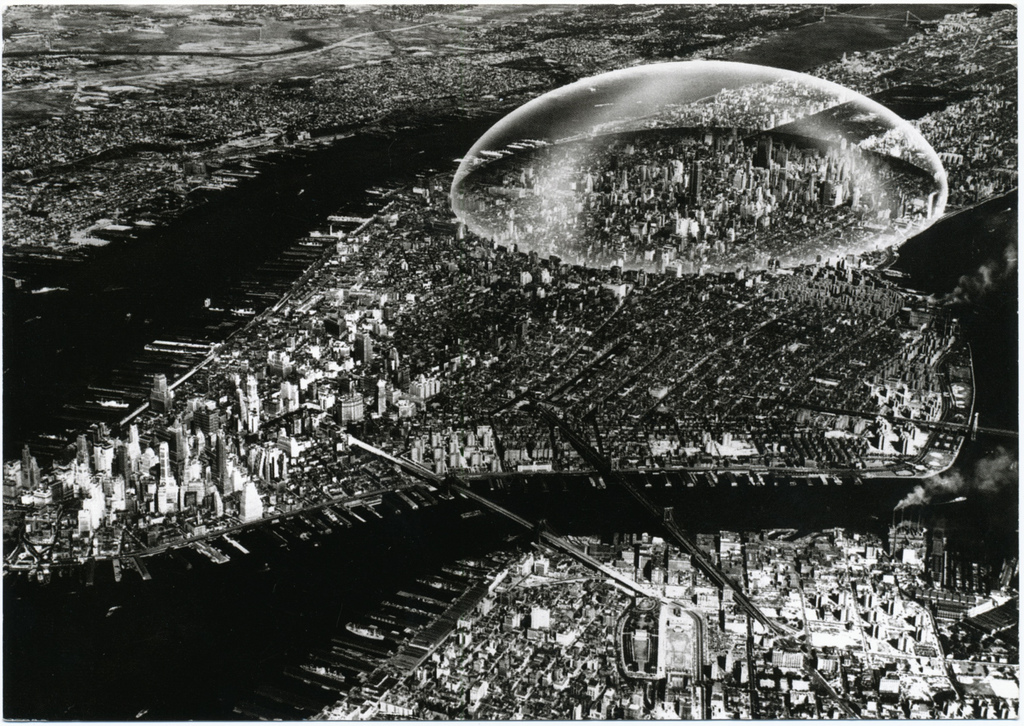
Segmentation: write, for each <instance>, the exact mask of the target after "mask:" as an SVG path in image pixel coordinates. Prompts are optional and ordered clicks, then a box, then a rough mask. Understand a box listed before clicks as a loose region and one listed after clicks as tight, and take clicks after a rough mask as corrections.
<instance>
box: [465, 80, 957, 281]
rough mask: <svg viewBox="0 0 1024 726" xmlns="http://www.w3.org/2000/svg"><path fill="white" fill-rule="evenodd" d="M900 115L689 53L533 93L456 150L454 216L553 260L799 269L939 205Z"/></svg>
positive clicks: (860, 248) (931, 175)
mask: <svg viewBox="0 0 1024 726" xmlns="http://www.w3.org/2000/svg"><path fill="white" fill-rule="evenodd" d="M946 196H947V189H946V174H945V171H944V170H943V168H942V164H941V162H940V161H939V158H938V155H937V154H936V153H935V151H934V150H933V149H932V148H931V147H930V146H929V145H928V143H927V142H926V141H925V140H924V139H923V138H922V137H921V135H920V134H919V133H918V132H917V130H916V129H915V128H914V127H913V126H911V125H910V124H909V123H908V122H906V121H904V120H903V119H901V118H900V117H899V116H897V115H896V114H895V113H893V112H892V111H890V110H889V109H887V108H885V107H884V106H882V105H881V104H879V103H876V102H875V101H872V100H870V99H868V98H865V97H864V96H862V95H860V94H858V93H855V92H853V91H851V90H849V89H846V88H843V87H842V86H839V85H836V84H834V83H829V82H827V81H823V80H821V79H818V78H814V77H812V76H808V75H805V74H802V73H795V72H792V71H784V70H780V69H777V68H768V67H764V66H756V65H748V64H744V63H728V62H723V61H689V62H683V63H664V64H657V65H648V66H640V67H635V68H628V69H624V70H619V71H614V72H612V73H606V74H603V75H600V76H595V77H593V78H586V79H583V80H581V81H578V82H576V83H573V84H571V85H569V86H565V87H563V88H560V89H557V90H555V91H552V92H550V93H547V94H545V95H543V96H540V97H539V98H536V99H534V100H533V101H530V102H529V103H527V104H525V105H524V106H522V107H520V108H519V109H517V110H515V111H514V112H512V113H511V114H509V115H508V116H506V117H505V118H503V119H502V120H501V121H499V122H498V123H497V124H495V125H494V126H493V127H492V128H491V129H490V130H489V131H488V132H487V133H486V134H484V136H483V137H482V138H481V139H480V140H479V141H477V143H476V144H475V145H474V146H473V148H472V149H470V151H469V153H468V154H467V155H466V156H465V157H464V158H463V159H462V162H461V164H460V166H459V169H458V172H457V173H456V176H455V181H454V183H453V185H452V193H451V197H452V207H453V209H454V211H455V213H456V215H457V216H458V217H459V218H460V219H461V220H462V221H463V222H464V223H465V224H466V226H467V228H468V229H469V230H470V231H471V232H473V233H475V234H477V235H479V236H481V237H484V238H486V239H488V240H492V241H494V242H496V243H499V244H504V245H506V246H509V247H511V246H513V245H515V246H516V248H517V249H519V250H520V251H536V252H538V253H539V254H540V255H541V256H545V257H546V256H550V255H554V256H557V257H558V258H560V259H561V260H562V261H563V262H568V263H571V264H584V265H590V266H600V267H606V266H610V265H620V266H621V267H623V269H646V270H649V271H666V270H670V269H671V270H675V271H676V272H678V273H679V274H686V273H692V272H699V271H700V270H707V271H723V270H736V269H739V268H745V269H748V270H749V269H758V268H763V267H765V266H768V265H770V264H773V263H774V264H779V265H781V266H795V265H799V264H803V263H805V262H812V261H815V260H817V259H819V258H820V259H827V258H835V257H839V256H844V255H849V254H860V253H863V252H867V251H870V250H875V249H880V248H883V247H888V246H890V245H892V244H895V243H898V242H899V241H900V240H901V239H903V238H904V237H905V236H906V235H908V234H910V233H913V232H916V231H918V230H920V229H922V228H924V227H926V226H928V225H929V224H931V222H932V221H933V220H935V219H936V218H938V217H939V216H940V215H941V214H942V211H943V209H944V208H945V204H946Z"/></svg>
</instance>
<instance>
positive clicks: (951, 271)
mask: <svg viewBox="0 0 1024 726" xmlns="http://www.w3.org/2000/svg"><path fill="white" fill-rule="evenodd" d="M492 121H493V119H487V120H479V121H473V122H456V123H452V124H448V125H446V126H445V127H444V128H432V129H428V130H426V131H417V132H410V133H409V134H404V133H403V135H402V137H401V138H400V139H394V140H392V139H382V138H374V137H369V136H367V137H360V138H358V139H353V140H350V141H348V142H342V144H341V145H340V146H339V147H338V148H337V149H335V150H330V151H324V152H322V153H321V154H318V155H317V156H316V157H310V158H301V159H296V160H293V161H290V162H286V163H282V164H281V165H280V167H279V169H278V170H277V171H275V172H274V173H273V174H267V175H266V176H265V177H264V178H262V179H259V180H256V181H254V182H253V183H251V184H249V185H246V188H245V189H244V191H239V192H238V193H236V194H228V195H224V196H223V197H222V198H220V199H218V200H217V201H216V202H215V203H214V204H213V205H211V206H210V207H207V208H205V209H202V210H197V211H195V212H193V213H190V214H189V215H188V216H187V217H186V218H184V219H182V220H180V221H179V222H178V223H176V224H175V225H172V226H171V227H169V228H168V229H166V230H164V231H162V232H158V233H154V234H153V235H152V236H151V237H150V238H149V239H148V240H146V241H140V242H135V243H133V244H132V245H112V246H111V247H109V248H106V249H104V250H101V251H99V252H98V253H97V254H96V255H95V256H94V257H93V258H92V259H90V260H89V261H88V262H86V263H83V264H81V265H78V266H67V267H64V266H60V267H57V268H53V269H52V270H51V271H49V272H47V273H46V275H47V277H45V278H39V279H37V280H36V281H35V286H41V285H50V286H58V285H59V286H66V287H69V288H71V289H73V290H75V291H76V292H75V293H74V295H71V294H68V293H59V294H54V295H52V296H51V295H38V296H29V295H26V294H23V293H14V292H13V290H10V289H7V288H5V299H4V323H5V331H4V343H5V360H4V366H5V391H4V393H5V395H4V399H5V403H4V406H5V408H4V423H5V433H4V446H5V456H10V455H11V447H12V446H14V445H15V444H16V442H18V441H20V440H22V439H23V438H24V437H26V436H27V435H28V434H29V433H30V432H32V431H35V430H39V429H40V428H45V427H46V426H47V425H48V422H52V420H53V418H52V416H53V410H54V407H56V406H58V405H59V403H60V402H61V401H62V400H64V399H65V397H68V396H71V397H73V396H76V395H82V390H83V389H84V385H85V382H86V381H87V380H88V379H89V378H90V377H91V376H94V375H95V374H96V373H97V372H98V371H101V370H103V369H104V368H105V367H108V366H111V365H113V364H115V363H117V362H119V361H121V360H123V359H124V358H125V357H126V356H128V355H129V354H130V352H131V350H133V349H138V348H140V347H141V346H142V345H143V344H145V343H146V342H149V341H150V340H152V339H153V338H158V337H162V336H164V335H165V334H166V333H165V332H164V331H166V330H170V329H173V328H174V326H175V325H176V322H175V321H176V318H177V317H179V316H180V315H181V314H182V311H185V310H195V309H197V308H198V307H199V306H201V304H202V300H203V298H204V297H206V296H209V295H213V294H216V292H217V291H218V290H219V289H221V288H222V287H223V286H225V284H226V282H225V280H227V279H229V278H230V277H231V276H234V275H241V274H244V271H245V268H246V267H247V266H253V267H254V266H255V265H256V264H257V263H258V261H259V260H261V259H263V258H265V257H266V256H269V255H271V254H272V253H273V252H274V251H275V250H276V249H279V248H280V247H281V246H282V245H284V244H287V243H288V242H289V241H290V240H291V239H293V238H294V237H296V236H299V235H302V234H304V233H305V232H306V231H307V230H308V229H309V228H311V227H312V226H314V225H315V224H316V223H317V222H318V221H319V220H320V219H322V217H323V216H324V215H326V214H328V213H331V212H334V211H336V210H338V209H339V208H341V207H343V206H345V205H346V204H349V205H357V206H358V204H360V202H361V200H362V190H363V189H365V188H366V187H368V186H373V185H375V184H379V183H382V182H384V181H386V180H390V179H394V178H396V177H401V176H402V175H403V174H411V173H413V172H415V171H416V170H417V169H418V168H420V167H423V166H436V167H437V168H451V166H453V165H452V164H451V160H452V159H454V158H455V157H456V156H459V155H461V154H462V153H463V152H464V151H465V149H468V148H469V146H470V145H471V144H472V143H473V141H475V139H476V138H477V137H478V136H479V135H480V134H481V133H482V132H483V131H484V130H486V128H487V127H488V126H489V125H490V123H491V122H492ZM419 151H424V152H425V153H423V154H420V153H419ZM300 189H305V190H306V191H305V193H304V194H299V190H300ZM1008 205H1009V207H1008ZM1008 208H1010V209H1011V211H1007V209H1008ZM1011 239H1012V240H1013V241H1015V240H1016V197H1015V196H1014V197H1013V198H1012V199H1010V200H1004V201H1002V202H995V203H993V204H991V205H985V206H983V207H980V208H979V209H977V210H974V211H972V212H970V213H968V214H966V215H962V216H961V217H955V218H952V219H950V220H946V221H944V222H942V223H940V224H938V225H936V226H935V227H933V228H932V229H931V230H929V231H928V232H926V233H925V234H924V235H921V236H920V237H919V238H915V239H914V240H912V241H910V242H909V243H908V244H907V245H906V246H905V248H904V250H903V253H902V255H901V262H900V264H901V266H902V267H903V269H905V270H906V271H907V272H909V273H910V274H911V280H910V281H911V283H912V284H913V285H914V286H915V287H917V288H919V289H922V290H926V291H928V292H932V293H936V294H944V293H948V292H950V291H952V290H953V289H954V288H955V287H956V285H957V283H958V280H959V279H960V277H961V276H962V275H964V274H969V273H971V272H973V271H974V270H976V269H977V268H978V266H979V265H980V264H982V263H984V262H985V261H986V260H989V259H994V258H996V257H997V256H998V255H1000V254H1002V250H1003V249H1004V248H1005V246H1006V244H1007V243H1008V242H1009V241H1010V240H1011ZM183 280H188V281H189V284H188V285H184V284H182V281H183ZM5 284H6V283H5ZM121 286H123V287H124V288H125V289H123V290H115V289H109V288H116V287H121ZM128 312H132V313H133V315H132V320H131V321H126V320H125V315H126V313H128ZM34 316H40V319H39V320H37V321H34V322H32V323H26V322H25V321H26V320H28V319H30V318H32V317H34ZM963 317H964V324H965V329H966V330H967V334H968V336H969V337H970V340H971V341H972V346H973V350H974V356H975V367H976V373H977V406H978V410H979V411H980V412H981V420H982V424H983V425H988V426H999V427H1007V428H1014V429H1015V428H1016V426H1017V280H1016V275H1015V274H1014V275H1009V276H1007V277H1006V278H1003V279H999V280H997V281H996V284H994V285H992V286H991V288H990V289H988V290H987V291H985V293H984V294H983V295H980V296H979V297H978V299H977V300H976V302H975V304H974V305H972V306H971V307H970V308H967V309H965V310H964V312H963ZM146 319H149V320H150V321H151V322H150V323H149V324H148V325H147V324H145V323H144V322H140V321H145V320H146ZM58 349H63V351H62V352H60V353H58V352H57V351H58ZM1000 445H1002V446H1010V447H1011V448H1012V449H1013V450H1014V451H1016V441H1014V440H1011V441H1007V440H1003V439H998V440H997V439H986V438H985V437H980V438H979V440H978V441H976V442H973V443H972V444H970V445H969V446H967V447H965V451H964V455H963V456H962V457H961V460H960V461H959V462H958V465H957V466H958V467H959V468H960V469H962V470H963V471H965V472H969V471H970V469H971V467H972V466H973V464H974V462H976V461H977V460H979V459H981V458H983V457H985V456H986V455H988V454H989V453H991V452H992V451H993V450H994V449H995V448H996V447H998V446H1000ZM911 486H912V484H910V483H907V482H876V483H869V484H866V485H865V486H864V487H842V488H839V487H830V488H828V489H827V490H826V489H825V488H823V487H816V488H814V489H813V490H810V489H806V488H802V487H799V488H791V489H780V490H772V491H760V492H758V491H755V490H751V489H746V490H731V489H725V488H721V487H720V488H716V489H715V490H713V491H711V490H707V489H702V490H696V489H694V490H688V491H685V492H683V491H679V492H675V493H672V494H666V493H662V494H660V495H659V497H660V498H661V499H662V500H663V501H664V502H665V503H666V504H673V505H674V506H675V507H676V516H677V519H678V520H679V521H680V522H681V524H683V525H684V526H685V527H687V528H689V529H692V530H694V531H715V530H717V529H723V528H728V529H741V528H749V529H763V528H774V527H803V528H822V527H832V526H843V527H850V528H853V529H859V530H868V531H872V530H873V531H879V530H884V528H885V524H886V522H887V520H888V518H889V516H890V513H891V510H892V507H893V505H894V504H895V503H896V502H897V501H898V500H899V499H900V498H901V497H902V496H903V495H904V494H905V493H906V492H907V491H908V489H909V488H910V487H911ZM503 497H504V501H505V503H506V504H507V505H508V506H509V507H510V508H512V509H515V510H516V511H521V512H523V513H524V515H526V516H529V517H530V518H538V519H539V518H545V519H547V520H548V521H549V522H550V523H551V525H552V526H554V527H555V528H556V529H558V530H560V531H562V532H566V533H580V534H585V533H611V532H615V531H654V525H653V523H652V522H650V520H649V519H648V518H647V517H646V516H645V515H644V514H643V513H642V512H640V511H639V510H638V508H637V507H636V506H635V505H634V504H633V503H632V502H631V501H630V500H629V499H628V498H627V497H626V496H625V495H622V494H620V493H617V492H614V491H606V492H601V493H599V492H596V491H594V490H589V491H583V492H581V491H580V490H572V489H569V490H562V491H548V492H546V493H539V492H537V491H536V490H534V491H524V492H520V493H514V494H508V495H503ZM466 508H468V505H466V504H465V503H460V502H457V503H453V504H450V505H441V506H440V507H438V508H437V509H436V510H431V511H420V512H416V513H406V514H404V515H401V516H400V517H397V516H393V517H391V518H389V519H387V520H385V521H384V522H375V521H373V520H370V521H369V522H368V523H367V524H366V525H359V526H357V527H354V528H353V529H351V530H346V531H344V532H339V533H335V534H334V535H331V536H330V537H327V538H320V539H319V540H318V543H319V544H318V546H315V547H314V546H313V544H312V543H306V544H301V543H293V545H292V548H291V549H290V550H284V549H282V548H280V547H278V546H277V545H275V544H274V543H273V542H272V541H270V540H268V539H267V537H266V535H262V534H258V533H257V534H248V535H242V536H240V537H239V539H240V540H241V541H242V543H243V544H244V545H245V546H247V547H249V548H250V549H251V550H252V555H250V556H240V555H236V553H235V552H234V551H233V550H232V549H230V548H226V551H227V552H228V553H229V554H230V555H231V556H232V562H231V563H229V564H227V565H222V566H214V565H212V564H210V563H209V562H208V561H206V560H204V559H203V558H201V557H200V556H198V555H196V554H195V553H192V552H186V553H183V554H182V555H181V556H182V557H184V558H186V559H187V560H188V561H190V562H191V563H192V564H193V567H192V569H191V570H187V571H186V570H185V568H184V567H183V566H182V565H181V564H179V563H178V562H177V561H175V560H172V559H170V558H159V559H155V560H153V561H152V562H150V569H151V571H152V572H153V577H154V579H153V580H152V581H151V582H141V581H139V580H138V578H137V577H136V576H135V575H134V574H131V573H126V575H125V577H124V580H123V581H122V582H121V583H119V584H115V583H113V581H112V580H113V577H112V573H111V572H110V571H109V569H107V566H101V567H100V568H98V571H97V583H96V585H95V586H94V587H89V588H87V587H85V586H84V585H82V584H81V583H80V582H79V581H78V580H76V579H72V578H65V579H61V578H56V577H55V579H54V582H53V583H52V584H51V585H50V586H48V587H46V588H41V587H38V586H35V585H32V584H29V583H27V582H25V581H22V580H15V579H12V578H8V579H7V580H5V582H4V584H3V587H4V624H3V627H4V642H3V654H4V673H3V681H4V686H3V687H4V697H3V712H4V716H6V717H8V718H47V719H59V720H72V719H85V720H99V719H103V720H120V719H129V718H132V717H133V716H135V714H136V713H138V712H140V711H142V710H143V709H148V712H147V713H146V714H145V718H147V719H175V720H177V719H222V718H232V717H233V716H234V714H233V713H232V708H233V706H234V705H235V704H236V703H237V702H238V701H239V700H242V699H244V698H246V697H247V696H248V695H249V694H251V693H252V691H253V689H254V688H256V687H257V686H258V685H259V684H260V683H262V682H264V681H265V679H267V678H269V677H271V676H272V675H274V674H278V673H280V671H281V669H282V667H283V666H284V665H286V664H292V665H294V664H297V663H300V662H303V658H304V656H305V654H306V653H308V652H309V651H310V650H311V649H312V648H314V647H322V646H323V643H324V642H325V641H326V640H328V639H329V638H330V637H331V636H332V634H333V633H335V632H336V630H337V628H338V627H339V624H340V625H343V624H344V623H345V622H346V621H347V620H349V619H352V618H353V616H354V615H357V614H358V613H360V612H364V611H370V610H372V609H373V608H374V606H375V604H376V603H378V602H379V601H380V600H381V599H382V598H384V597H386V596H387V595H388V594H389V593H392V592H394V591H395V590H397V589H399V588H400V587H402V585H403V584H404V583H407V582H409V581H410V580H411V579H413V578H414V577H418V576H421V575H423V574H427V573H429V572H431V571H436V568H438V567H440V565H441V564H443V563H446V562H450V561H453V560H455V559H457V558H459V557H466V556H475V555H480V554H483V553H485V552H488V551H490V550H492V549H493V548H495V547H501V546H505V537H506V535H508V534H509V533H510V532H511V531H512V530H511V529H510V528H509V527H508V526H507V525H505V524H503V523H501V522H499V521H497V520H495V519H494V518H493V517H489V516H480V517H474V518H470V519H462V518H461V517H460V516H459V513H460V512H461V511H463V510H464V509H466ZM1018 511H1019V510H1018V502H1017V492H1016V490H1015V489H1013V491H1000V492H997V493H995V494H992V495H987V496H984V497H982V496H978V497H972V498H971V500H970V501H969V502H968V504H966V505H964V506H963V507H961V508H960V509H959V510H958V511H957V513H956V515H955V518H956V520H957V521H958V523H959V526H960V527H962V528H963V529H964V530H966V531H969V532H971V533H977V532H982V533H985V536H984V537H982V538H981V541H982V543H983V546H984V547H985V548H987V549H986V556H988V557H990V558H993V559H996V558H998V557H999V556H1001V554H1003V553H1005V552H1007V551H1013V552H1015V551H1016V527H1017V524H1016V522H1017V512H1018ZM943 516H944V517H945V515H943ZM945 518H946V519H950V518H951V517H945ZM264 565H267V567H264ZM74 577H78V575H75V576H74ZM113 606H121V608H120V609H119V610H115V611H114V612H113V613H111V614H110V616H109V617H107V613H108V611H109V609H110V608H111V607H113ZM327 700H330V699H327ZM325 702H326V700H325Z"/></svg>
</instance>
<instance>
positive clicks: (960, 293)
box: [932, 240, 1017, 305]
mask: <svg viewBox="0 0 1024 726" xmlns="http://www.w3.org/2000/svg"><path fill="white" fill-rule="evenodd" d="M1016 273H1017V241H1016V240H1014V241H1012V242H1010V244H1008V245H1007V246H1006V249H1004V250H1003V254H1002V255H1001V256H1000V257H998V258H997V259H992V260H988V261H987V262H985V263H984V264H983V265H982V266H981V267H979V268H978V269H977V271H976V272H974V273H973V274H971V275H964V276H963V277H961V278H960V281H959V282H958V283H957V285H956V288H955V289H954V290H953V292H950V293H947V294H946V295H943V296H941V297H935V298H933V299H932V302H935V303H940V304H942V305H969V304H971V303H975V302H977V301H978V300H979V299H980V298H981V297H982V296H983V295H985V293H987V292H988V291H989V290H990V289H992V288H993V287H994V286H995V285H997V284H998V283H1000V282H1002V281H1003V280H1005V279H1007V278H1008V277H1010V275H1015V274H1016Z"/></svg>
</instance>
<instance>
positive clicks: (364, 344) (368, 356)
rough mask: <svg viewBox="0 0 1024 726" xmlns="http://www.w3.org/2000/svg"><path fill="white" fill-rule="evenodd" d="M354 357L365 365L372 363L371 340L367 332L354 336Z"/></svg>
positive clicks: (368, 365)
mask: <svg viewBox="0 0 1024 726" xmlns="http://www.w3.org/2000/svg"><path fill="white" fill-rule="evenodd" d="M354 357H355V359H356V360H357V361H359V362H360V363H362V364H363V365H364V366H366V367H370V366H371V365H373V340H372V339H371V338H370V334H369V333H360V334H359V335H357V336H356V349H355V355H354Z"/></svg>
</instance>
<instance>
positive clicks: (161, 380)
mask: <svg viewBox="0 0 1024 726" xmlns="http://www.w3.org/2000/svg"><path fill="white" fill-rule="evenodd" d="M172 401H174V392H173V391H171V390H170V389H169V388H168V387H167V376H165V375H164V374H163V373H157V374H155V375H154V376H153V388H152V389H150V391H149V407H150V408H151V409H153V413H167V412H168V411H170V410H171V402H172Z"/></svg>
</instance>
